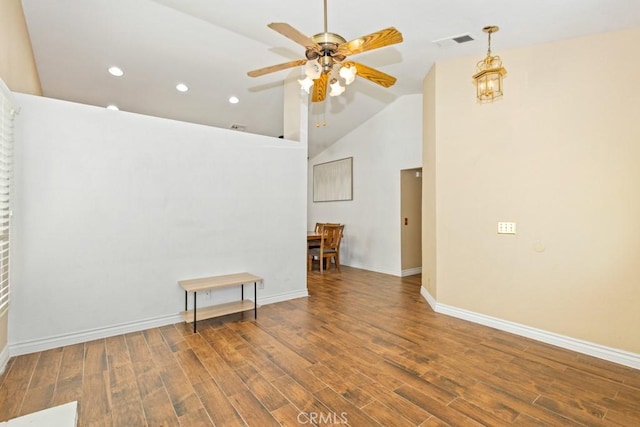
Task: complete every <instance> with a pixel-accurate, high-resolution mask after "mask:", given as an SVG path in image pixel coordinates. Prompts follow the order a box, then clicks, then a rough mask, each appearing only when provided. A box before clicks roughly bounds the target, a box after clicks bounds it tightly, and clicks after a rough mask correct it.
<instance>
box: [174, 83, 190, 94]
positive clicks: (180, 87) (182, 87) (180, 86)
mask: <svg viewBox="0 0 640 427" xmlns="http://www.w3.org/2000/svg"><path fill="white" fill-rule="evenodd" d="M176 89H177V90H178V92H186V91H188V90H189V86H187V85H186V84H184V83H178V84H177V85H176Z"/></svg>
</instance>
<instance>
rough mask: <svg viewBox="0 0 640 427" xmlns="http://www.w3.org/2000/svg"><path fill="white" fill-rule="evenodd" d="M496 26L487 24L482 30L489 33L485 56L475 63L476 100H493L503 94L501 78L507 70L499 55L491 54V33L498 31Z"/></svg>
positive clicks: (482, 101)
mask: <svg viewBox="0 0 640 427" xmlns="http://www.w3.org/2000/svg"><path fill="white" fill-rule="evenodd" d="M498 29H499V28H498V27H496V26H489V27H484V28H483V29H482V30H483V31H484V32H485V33H488V34H489V49H488V51H487V57H486V58H484V59H483V60H482V61H479V62H478V64H477V65H476V68H477V73H476V74H474V75H473V80H474V82H475V84H476V97H477V98H478V102H481V103H486V102H493V101H494V100H496V99H497V98H500V97H501V96H502V94H503V90H502V79H503V77H504V76H505V75H506V74H507V70H506V69H505V68H504V67H503V66H502V60H501V59H500V57H499V56H494V55H491V33H494V32H496V31H498Z"/></svg>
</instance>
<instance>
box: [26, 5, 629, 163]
mask: <svg viewBox="0 0 640 427" xmlns="http://www.w3.org/2000/svg"><path fill="white" fill-rule="evenodd" d="M22 3H23V7H24V11H25V16H26V20H27V25H28V28H29V33H30V36H31V40H32V44H33V49H34V54H35V58H36V65H37V67H38V71H39V74H40V79H41V83H42V87H43V91H44V95H45V96H48V97H52V98H59V99H64V100H69V101H74V102H81V103H85V104H91V105H97V106H106V105H109V104H115V105H117V106H118V107H119V108H120V109H121V110H123V111H129V112H135V113H141V114H147V115H153V116H159V117H165V118H170V119H176V120H183V121H187V122H194V123H200V124H205V125H211V126H216V127H223V128H230V127H231V126H232V125H241V126H246V131H247V132H251V133H257V134H263V135H270V136H274V137H277V136H279V135H281V134H282V133H283V124H282V106H283V84H282V83H283V80H284V79H285V78H287V77H289V76H290V75H291V73H292V70H285V71H279V72H276V73H272V74H268V75H265V76H262V77H258V78H251V77H248V76H247V71H250V70H253V69H257V68H261V67H265V66H269V65H273V64H279V63H282V62H287V61H291V60H295V59H302V58H304V48H303V47H302V46H300V45H298V44H296V43H294V42H292V41H291V40H289V39H287V38H285V37H283V36H282V35H280V34H278V33H276V32H275V31H273V30H271V29H269V28H268V27H267V24H269V23H271V22H286V23H288V24H290V25H291V26H293V27H294V28H296V29H297V30H299V31H300V32H302V33H303V34H305V35H308V36H312V35H314V34H316V33H321V32H323V26H324V18H323V10H324V6H323V0H307V1H304V2H302V1H300V0H227V1H223V0H189V1H186V0H46V1H45V0H22ZM487 25H499V26H500V32H499V33H497V34H495V35H494V36H493V39H492V45H493V50H494V52H495V53H498V54H500V52H501V51H502V50H505V49H508V48H514V47H520V46H525V45H532V44H538V43H544V42H549V41H553V40H560V39H567V38H572V37H579V36H584V35H589V34H595V33H601V32H607V31H614V30H620V29H625V28H631V27H638V26H640V3H639V2H638V1H637V0H563V1H558V0H531V1H523V0H483V1H479V0H400V1H379V2H372V1H370V0H369V1H367V0H349V1H337V0H328V31H330V32H334V33H338V34H340V35H341V36H342V37H344V38H345V39H347V40H351V39H355V38H358V37H360V36H363V35H366V34H370V33H372V32H375V31H378V30H381V29H383V28H387V27H390V26H394V27H395V28H397V29H398V30H399V31H401V32H402V34H403V36H404V42H403V43H401V44H395V45H393V46H388V47H384V48H382V49H377V50H372V51H369V52H365V53H362V54H359V55H358V56H357V57H354V59H356V60H357V61H358V62H362V63H364V64H366V65H369V66H372V67H375V68H376V69H378V70H380V71H382V72H384V73H387V74H391V75H393V76H395V77H396V78H397V79H398V80H397V83H396V84H395V85H394V86H392V87H391V88H383V87H381V86H378V85H376V84H373V83H371V82H369V81H367V80H364V79H362V78H357V79H356V81H355V82H354V83H353V84H352V85H350V86H348V87H347V90H346V92H345V93H344V94H343V95H341V96H338V97H328V99H327V101H325V102H323V103H314V104H312V105H311V107H310V120H309V122H310V123H309V126H310V127H309V154H310V155H311V156H313V155H314V154H316V153H318V152H319V151H321V150H322V149H324V148H325V147H327V146H328V145H330V144H332V143H333V142H335V141H336V140H337V139H339V138H340V137H342V136H343V135H345V134H346V133H348V132H349V131H350V130H352V129H353V128H355V127H357V126H358V125H360V124H361V123H363V122H365V121H366V120H368V119H369V118H370V117H372V116H373V115H375V114H376V113H377V112H379V111H380V110H382V109H383V108H385V106H387V105H388V104H390V103H392V102H393V101H394V100H395V99H397V98H398V97H399V96H402V95H406V94H414V93H421V91H422V80H423V78H424V76H425V74H426V73H427V72H428V71H429V69H430V68H431V66H432V65H433V64H434V62H435V61H438V60H442V59H446V58H451V57H457V56H470V57H471V58H472V60H470V62H469V81H468V82H467V81H465V82H461V84H468V85H469V93H470V99H469V102H474V100H473V90H474V89H473V87H472V85H471V75H472V74H473V73H474V71H475V69H474V65H475V61H476V60H480V59H482V58H483V57H484V55H485V53H486V49H487V40H486V35H485V34H484V33H482V28H483V27H484V26H487ZM463 34H469V35H470V36H471V37H472V38H473V39H475V40H473V41H471V42H468V43H464V44H457V43H434V41H437V40H442V39H447V38H451V37H452V36H459V35H463ZM614 48H615V46H612V49H614ZM630 54H632V53H631V52H630ZM502 56H503V60H504V61H505V65H506V66H507V68H508V56H505V55H502ZM594 60H597V58H594ZM113 65H116V66H118V67H120V68H122V70H123V71H124V76H122V77H113V76H111V75H110V74H109V73H108V72H107V69H108V68H109V67H110V66H113ZM294 70H298V69H297V68H296V69H294ZM585 72H588V70H585ZM178 83H185V84H187V85H188V86H189V91H188V92H184V93H181V92H178V91H177V90H176V89H175V86H176V84H178ZM230 96H237V97H238V98H239V100H240V102H239V103H237V104H230V103H229V102H228V99H229V97H230ZM321 121H325V122H326V126H319V127H316V125H315V124H316V122H321Z"/></svg>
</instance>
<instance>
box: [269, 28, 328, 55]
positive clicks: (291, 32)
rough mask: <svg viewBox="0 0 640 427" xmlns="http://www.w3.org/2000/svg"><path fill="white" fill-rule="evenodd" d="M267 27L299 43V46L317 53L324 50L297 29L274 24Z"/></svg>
mask: <svg viewBox="0 0 640 427" xmlns="http://www.w3.org/2000/svg"><path fill="white" fill-rule="evenodd" d="M267 26H268V27H269V28H271V29H272V30H274V31H277V32H279V33H280V34H282V35H283V36H285V37H286V38H288V39H290V40H293V41H294V42H296V43H298V44H299V45H301V46H303V47H305V48H307V49H313V50H317V51H320V50H321V49H322V48H321V47H320V45H319V44H318V43H316V42H314V41H313V40H311V38H310V37H307V36H305V35H304V34H302V33H301V32H300V31H298V30H296V29H295V28H293V27H292V26H291V25H289V24H287V23H284V22H272V23H271V24H269V25H267Z"/></svg>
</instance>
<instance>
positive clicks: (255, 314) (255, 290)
mask: <svg viewBox="0 0 640 427" xmlns="http://www.w3.org/2000/svg"><path fill="white" fill-rule="evenodd" d="M253 317H254V318H256V319H257V318H258V282H253Z"/></svg>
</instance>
